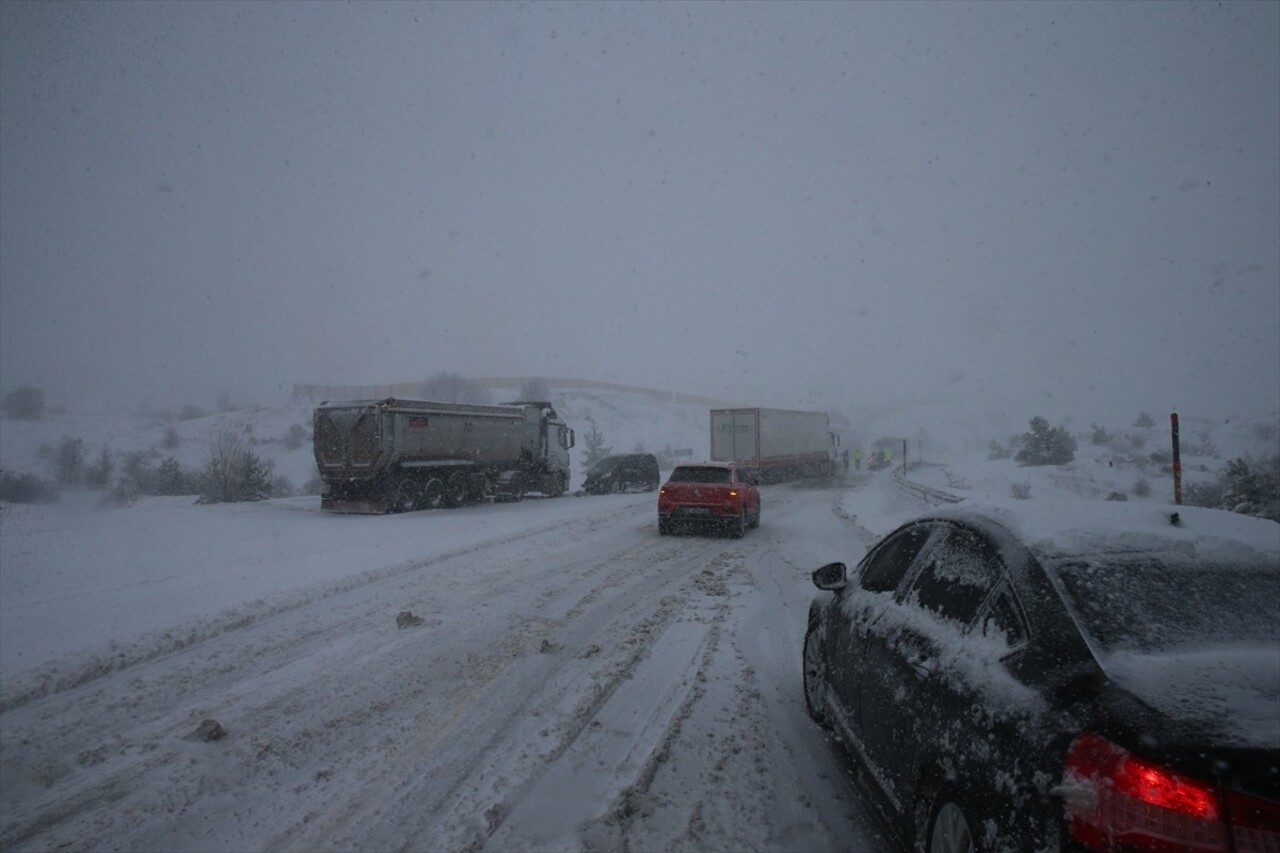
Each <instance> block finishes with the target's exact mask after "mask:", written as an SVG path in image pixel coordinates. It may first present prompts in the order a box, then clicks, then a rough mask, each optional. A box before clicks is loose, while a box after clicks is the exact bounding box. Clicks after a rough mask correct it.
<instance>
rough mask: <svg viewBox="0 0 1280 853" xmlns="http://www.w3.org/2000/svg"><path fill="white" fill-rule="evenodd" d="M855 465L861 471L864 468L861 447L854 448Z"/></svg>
mask: <svg viewBox="0 0 1280 853" xmlns="http://www.w3.org/2000/svg"><path fill="white" fill-rule="evenodd" d="M853 467H854V468H856V469H857V470H859V471H861V470H862V448H861V447H855V448H854V449H853Z"/></svg>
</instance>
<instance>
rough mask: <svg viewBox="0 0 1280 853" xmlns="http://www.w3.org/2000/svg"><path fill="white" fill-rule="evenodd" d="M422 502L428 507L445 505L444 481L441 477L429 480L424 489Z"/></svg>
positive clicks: (435, 507)
mask: <svg viewBox="0 0 1280 853" xmlns="http://www.w3.org/2000/svg"><path fill="white" fill-rule="evenodd" d="M422 503H423V506H425V507H426V508H427V509H439V508H440V507H442V506H444V483H443V482H442V481H441V480H440V478H439V477H432V478H431V479H430V480H428V481H427V487H426V488H425V489H423V490H422Z"/></svg>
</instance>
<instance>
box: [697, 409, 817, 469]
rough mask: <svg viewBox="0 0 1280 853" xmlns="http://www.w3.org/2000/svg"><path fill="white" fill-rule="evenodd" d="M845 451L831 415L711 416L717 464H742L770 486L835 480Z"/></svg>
mask: <svg viewBox="0 0 1280 853" xmlns="http://www.w3.org/2000/svg"><path fill="white" fill-rule="evenodd" d="M839 446H840V436H838V435H836V434H835V433H833V432H832V431H831V427H830V419H829V418H828V416H827V413H826V412H799V411H791V410H788V409H758V408H746V409H712V410H711V460H712V461H713V462H737V463H738V464H739V465H742V466H743V467H745V468H748V469H751V470H753V471H754V472H755V473H756V475H757V476H758V477H759V479H760V481H761V482H764V483H778V482H782V481H783V480H793V479H797V478H800V477H825V476H830V475H831V474H832V473H834V472H835V469H836V448H837V447H839Z"/></svg>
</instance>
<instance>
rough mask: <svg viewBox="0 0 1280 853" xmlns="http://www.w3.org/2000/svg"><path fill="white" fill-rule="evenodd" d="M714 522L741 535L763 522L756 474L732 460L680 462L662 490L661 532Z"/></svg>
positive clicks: (659, 505) (659, 524) (659, 500)
mask: <svg viewBox="0 0 1280 853" xmlns="http://www.w3.org/2000/svg"><path fill="white" fill-rule="evenodd" d="M693 526H700V527H701V526H714V527H719V528H722V529H727V530H728V531H729V532H730V533H731V534H732V535H733V536H735V537H741V536H743V535H744V534H745V533H746V532H747V528H748V527H759V526H760V490H759V489H757V488H756V478H755V476H754V475H752V474H750V473H748V471H747V470H746V469H745V468H740V467H739V466H738V465H736V464H734V463H732V462H699V463H697V464H691V465H678V466H676V469H675V470H674V471H672V472H671V476H670V477H668V478H667V482H666V483H665V484H664V485H663V486H662V489H661V490H659V492H658V532H659V533H661V534H662V535H663V536H665V535H667V534H668V533H670V532H672V530H674V529H675V528H676V527H693Z"/></svg>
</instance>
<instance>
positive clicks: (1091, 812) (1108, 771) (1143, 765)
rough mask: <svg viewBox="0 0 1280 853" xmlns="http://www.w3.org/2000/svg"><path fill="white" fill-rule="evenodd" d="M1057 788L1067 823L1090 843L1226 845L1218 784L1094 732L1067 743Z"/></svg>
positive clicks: (1167, 851) (1076, 837) (1196, 852)
mask: <svg viewBox="0 0 1280 853" xmlns="http://www.w3.org/2000/svg"><path fill="white" fill-rule="evenodd" d="M1062 782H1063V784H1062V788H1061V789H1060V790H1061V792H1062V794H1063V798H1064V801H1065V805H1066V818H1067V831H1068V833H1069V835H1070V837H1071V840H1072V841H1075V842H1076V843H1078V844H1081V845H1083V846H1084V847H1085V849H1087V850H1098V851H1130V850H1133V851H1149V852H1150V853H1210V851H1214V853H1216V851H1223V853H1226V851H1229V850H1230V849H1231V847H1230V842H1229V841H1228V839H1227V824H1226V818H1225V812H1224V810H1223V805H1222V802H1221V800H1220V799H1219V797H1218V792H1217V788H1216V786H1215V785H1213V784H1211V783H1207V782H1202V781H1200V780H1198V779H1192V778H1191V777H1189V776H1184V775H1182V774H1181V773H1177V772H1175V771H1173V770H1170V769H1169V768H1167V767H1163V766H1161V765H1159V764H1156V763H1155V762H1153V761H1148V760H1147V759H1145V758H1141V757H1139V756H1137V755H1134V754H1133V753H1131V752H1128V751H1127V750H1125V749H1122V748H1121V747H1119V746H1117V745H1116V744H1114V743H1112V742H1111V741H1109V740H1107V739H1106V738H1103V737H1099V736H1098V735H1095V734H1083V735H1080V736H1079V737H1077V738H1076V739H1075V740H1074V741H1073V742H1072V744H1071V748H1070V749H1069V750H1068V751H1067V761H1066V767H1065V769H1064V772H1063V780H1062Z"/></svg>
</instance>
